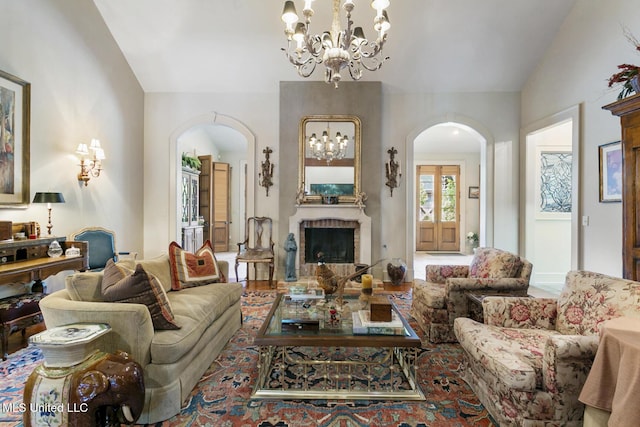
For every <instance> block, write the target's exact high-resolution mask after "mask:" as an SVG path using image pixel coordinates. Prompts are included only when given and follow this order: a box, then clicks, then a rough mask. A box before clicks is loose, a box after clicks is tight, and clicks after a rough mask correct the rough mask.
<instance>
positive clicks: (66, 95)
mask: <svg viewBox="0 0 640 427" xmlns="http://www.w3.org/2000/svg"><path fill="white" fill-rule="evenodd" d="M0 7H1V10H2V12H1V13H0V40H2V49H0V69H2V70H3V71H6V72H9V73H11V74H14V75H16V76H18V77H20V78H22V79H24V80H26V81H28V82H30V83H31V92H32V95H31V195H30V200H31V199H33V195H34V194H35V192H38V191H56V192H62V193H63V195H64V198H65V200H66V203H64V204H57V205H54V206H53V234H55V235H62V236H64V235H68V234H70V233H71V232H72V231H75V230H78V229H79V228H82V227H85V226H102V227H106V228H110V229H113V230H114V231H115V232H116V234H117V241H116V243H117V246H118V248H119V249H120V250H132V251H142V243H143V239H142V210H143V206H142V188H143V187H142V180H143V172H142V170H141V168H140V165H141V164H142V147H143V146H142V139H143V134H142V132H143V124H142V123H143V111H144V104H143V101H144V97H143V93H142V89H141V88H140V85H139V84H138V82H137V80H136V78H135V76H134V75H133V73H132V72H131V70H130V68H129V66H128V64H127V63H126V61H125V59H124V57H123V56H122V53H121V52H120V50H119V49H118V47H117V46H116V44H115V42H114V41H113V38H112V37H111V34H110V33H109V31H108V30H107V28H106V26H105V25H104V22H103V21H102V18H101V16H100V14H99V13H98V11H97V10H96V8H95V6H94V5H93V3H92V2H90V1H76V0H56V1H49V0H21V1H11V0H1V1H0ZM91 138H98V139H100V141H101V143H102V146H103V148H104V150H105V153H106V160H104V162H103V165H104V170H103V171H102V173H101V175H100V177H99V178H92V179H91V181H89V185H88V186H87V187H84V186H83V185H82V184H80V183H79V182H78V180H77V174H78V171H79V169H80V167H79V166H78V162H79V161H78V159H77V158H76V156H75V154H74V152H75V148H76V146H77V145H78V143H79V142H85V143H89V141H90V140H91ZM0 219H2V220H11V221H14V222H19V221H33V220H35V221H38V222H39V223H40V225H41V227H42V228H43V230H44V232H45V233H46V224H47V210H46V206H44V205H36V204H34V205H30V206H29V207H28V208H27V209H22V210H16V209H0Z"/></svg>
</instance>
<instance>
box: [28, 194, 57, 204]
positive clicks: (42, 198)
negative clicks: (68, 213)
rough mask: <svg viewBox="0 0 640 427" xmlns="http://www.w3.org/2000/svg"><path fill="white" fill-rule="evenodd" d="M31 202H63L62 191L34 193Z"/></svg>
mask: <svg viewBox="0 0 640 427" xmlns="http://www.w3.org/2000/svg"><path fill="white" fill-rule="evenodd" d="M32 203H64V196H63V195H62V193H36V195H35V196H33V202H32Z"/></svg>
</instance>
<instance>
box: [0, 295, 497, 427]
mask: <svg viewBox="0 0 640 427" xmlns="http://www.w3.org/2000/svg"><path fill="white" fill-rule="evenodd" d="M390 297H391V298H392V299H393V300H394V302H395V303H396V305H397V306H398V308H399V309H400V311H401V312H402V313H403V315H405V317H406V318H407V319H408V320H409V323H410V324H411V326H412V327H413V328H414V330H415V331H416V332H417V333H418V335H421V333H422V332H421V331H420V329H419V328H418V326H417V324H416V322H415V321H414V320H413V319H412V318H411V317H410V316H409V308H410V304H411V296H410V294H392V295H391V296H390ZM274 298H275V294H274V293H273V292H265V291H261V292H245V294H244V295H243V297H242V311H243V315H244V320H243V324H242V327H241V328H240V330H239V331H238V332H236V334H235V335H234V336H233V338H232V339H231V340H230V341H229V343H228V344H227V345H226V347H225V349H224V350H223V351H222V353H221V354H220V355H219V356H218V358H217V359H216V360H215V361H214V362H213V364H212V365H211V366H210V367H209V369H208V370H207V371H206V372H205V374H204V375H203V377H202V379H201V380H200V382H199V383H198V385H197V386H196V388H195V389H194V390H193V391H192V393H191V395H190V397H189V398H188V400H187V401H186V402H185V403H184V405H183V408H182V411H181V413H180V414H178V415H176V416H175V417H173V418H171V419H169V420H167V421H164V422H163V423H158V424H155V426H164V427H178V426H180V427H182V426H215V427H245V426H246V427H249V426H257V427H272V426H273V427H276V426H277V427H290V426H291V427H294V426H295V427H311V426H315V427H318V426H320V427H337V426H341V427H342V426H344V427H359V426H380V427H383V426H384V427H390V426H396V427H410V426H411V427H427V426H429V427H463V426H487V427H489V426H496V425H497V424H496V423H495V422H494V421H493V420H492V418H491V416H490V415H489V414H488V413H487V411H486V409H485V408H484V407H483V406H482V404H481V403H480V402H479V401H478V399H477V397H476V396H475V394H474V393H473V392H472V391H471V389H470V388H469V386H468V385H467V384H466V383H465V382H464V381H463V380H462V379H461V378H460V376H459V374H458V369H459V366H460V363H461V362H462V359H463V356H462V349H461V348H460V346H459V345H457V344H438V345H433V344H429V343H428V342H425V341H424V340H423V345H422V348H421V350H420V354H419V357H418V362H417V372H418V383H419V385H420V388H421V389H422V391H423V393H424V395H425V397H426V400H425V401H421V402H411V401H376V400H371V401H361V400H358V401H341V400H340V401H329V400H251V399H250V396H251V391H252V389H253V386H254V383H255V378H256V376H257V373H258V369H257V362H258V349H257V347H255V346H254V345H253V337H254V336H255V335H256V333H257V331H258V329H259V328H260V326H261V325H262V322H263V320H264V319H265V317H266V315H267V313H268V311H269V309H270V308H271V305H272V303H273V301H274ZM421 337H422V336H421ZM422 338H423V337H422ZM41 361H42V354H41V352H40V351H39V350H38V349H37V348H34V347H29V348H27V349H23V350H20V351H18V352H16V353H13V354H11V355H10V357H9V359H8V360H6V361H4V362H1V363H0V404H1V405H2V408H6V407H9V406H10V405H11V404H12V403H14V404H15V403H20V402H22V390H23V386H24V382H25V381H26V378H27V377H28V376H29V374H30V373H31V371H33V369H34V368H35V366H37V364H39V363H41ZM2 408H0V426H22V420H21V418H20V416H19V414H15V413H10V412H6V411H4V410H3V409H2Z"/></svg>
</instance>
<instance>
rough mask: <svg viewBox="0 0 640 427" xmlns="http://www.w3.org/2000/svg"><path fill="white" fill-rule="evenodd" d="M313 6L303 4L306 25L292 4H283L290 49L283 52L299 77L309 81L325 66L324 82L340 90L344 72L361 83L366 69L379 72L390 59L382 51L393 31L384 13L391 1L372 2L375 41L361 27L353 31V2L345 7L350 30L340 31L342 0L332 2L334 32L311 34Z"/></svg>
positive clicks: (345, 3)
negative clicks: (299, 19)
mask: <svg viewBox="0 0 640 427" xmlns="http://www.w3.org/2000/svg"><path fill="white" fill-rule="evenodd" d="M312 2H313V0H305V2H304V9H303V11H302V14H303V15H304V22H298V14H297V12H296V8H295V5H294V3H293V1H292V0H288V1H285V2H284V11H283V12H282V20H283V21H284V23H285V25H286V28H285V30H284V33H285V34H286V36H287V47H286V48H283V49H282V50H283V51H284V52H285V55H286V56H287V58H288V59H289V61H290V62H291V63H292V64H293V65H294V66H295V67H296V68H297V70H298V74H299V75H300V76H302V77H309V76H310V75H311V74H312V73H313V71H314V70H315V69H316V65H317V64H320V63H324V65H325V67H326V70H325V81H326V82H327V83H333V84H334V85H335V87H336V88H337V87H338V83H339V82H340V79H341V78H342V76H341V75H340V71H341V70H342V69H343V68H346V67H348V68H349V74H350V75H351V78H352V79H353V80H360V78H361V77H362V72H363V68H364V69H367V70H369V71H375V70H378V69H379V68H380V67H382V64H383V63H384V62H385V61H386V60H387V59H389V57H383V56H382V47H383V46H384V43H385V42H386V40H387V31H388V30H389V28H390V27H391V25H390V24H389V17H388V15H387V11H386V10H385V9H386V8H387V7H388V6H389V0H373V1H372V2H371V7H372V8H374V9H375V10H376V12H377V13H376V16H375V18H374V19H373V28H374V29H375V31H376V32H377V38H376V40H375V41H369V40H367V39H366V38H365V35H364V31H363V30H362V27H355V28H353V27H352V26H353V21H352V20H351V12H352V11H353V9H354V7H355V5H354V4H353V0H345V1H344V4H343V5H342V8H343V9H344V10H345V12H346V17H347V27H346V28H345V29H344V30H341V27H340V17H339V9H340V0H333V19H332V23H331V30H330V31H325V32H323V33H322V34H311V33H310V32H309V24H310V23H311V17H312V16H313V9H311V3H312ZM292 42H295V43H292Z"/></svg>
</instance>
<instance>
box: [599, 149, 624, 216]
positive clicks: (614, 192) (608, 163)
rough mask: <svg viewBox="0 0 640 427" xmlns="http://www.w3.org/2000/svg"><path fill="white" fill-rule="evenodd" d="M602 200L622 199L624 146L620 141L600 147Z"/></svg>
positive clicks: (614, 200)
mask: <svg viewBox="0 0 640 427" xmlns="http://www.w3.org/2000/svg"><path fill="white" fill-rule="evenodd" d="M598 158H599V163H600V202H601V203H607V202H621V201H622V147H621V145H620V141H616V142H610V143H608V144H603V145H601V146H599V147H598Z"/></svg>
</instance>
